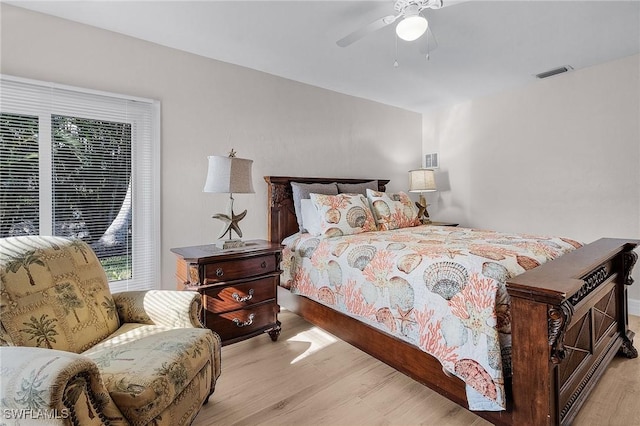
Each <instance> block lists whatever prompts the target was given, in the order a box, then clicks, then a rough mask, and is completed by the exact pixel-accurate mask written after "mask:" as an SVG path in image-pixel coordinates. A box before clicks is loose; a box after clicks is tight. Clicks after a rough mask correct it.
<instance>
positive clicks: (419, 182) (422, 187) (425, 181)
mask: <svg viewBox="0 0 640 426" xmlns="http://www.w3.org/2000/svg"><path fill="white" fill-rule="evenodd" d="M435 190H436V179H435V173H434V172H433V170H431V169H416V170H409V192H419V193H420V201H418V202H417V203H416V207H418V219H421V221H422V223H431V219H429V213H428V212H427V206H428V204H427V201H426V200H425V198H424V195H423V194H424V193H425V192H434V191H435ZM423 215H424V219H422V216H423Z"/></svg>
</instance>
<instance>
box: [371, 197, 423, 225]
mask: <svg viewBox="0 0 640 426" xmlns="http://www.w3.org/2000/svg"><path fill="white" fill-rule="evenodd" d="M367 198H369V202H370V203H371V208H372V210H373V215H374V216H375V219H376V222H377V224H378V229H379V230H381V231H390V230H392V229H399V228H409V227H412V226H418V225H420V219H418V209H417V207H416V206H415V205H414V204H413V201H411V198H409V196H408V195H407V194H406V193H404V192H398V193H395V194H386V193H384V192H378V191H372V190H371V189H367Z"/></svg>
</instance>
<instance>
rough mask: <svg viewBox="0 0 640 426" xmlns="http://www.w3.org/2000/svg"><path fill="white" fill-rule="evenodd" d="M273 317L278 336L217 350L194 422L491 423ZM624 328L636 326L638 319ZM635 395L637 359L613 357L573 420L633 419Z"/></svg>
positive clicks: (622, 424)
mask: <svg viewBox="0 0 640 426" xmlns="http://www.w3.org/2000/svg"><path fill="white" fill-rule="evenodd" d="M279 319H280V321H282V334H281V335H280V338H279V340H278V342H276V343H273V342H271V339H269V337H268V336H267V335H265V336H258V337H255V338H253V339H250V340H246V341H244V342H240V343H236V344H234V345H230V346H225V347H224V348H222V375H221V376H220V379H219V380H218V383H217V385H216V391H215V392H214V394H213V395H212V396H211V398H210V401H209V403H208V404H207V405H205V406H204V407H203V409H202V410H201V412H200V413H199V414H198V416H197V417H196V419H195V421H194V423H193V425H194V426H205V425H216V426H223V425H438V426H454V425H464V426H469V425H474V426H476V425H489V424H490V423H488V422H487V421H486V420H484V419H481V418H480V417H478V416H476V415H475V414H473V413H471V412H469V411H467V410H465V409H464V408H461V407H459V406H458V405H456V404H454V403H452V402H450V401H449V400H447V399H446V398H444V397H442V396H440V395H439V394H437V393H435V392H433V391H432V390H430V389H429V388H427V387H425V386H422V385H421V384H419V383H417V382H415V381H414V380H412V379H410V378H408V377H407V376H405V375H403V374H402V373H399V372H397V371H396V370H394V369H392V368H391V367H389V366H387V365H386V364H384V363H382V362H380V361H378V360H376V359H374V358H372V357H370V356H369V355H367V354H365V353H364V352H362V351H360V350H358V349H356V348H354V347H353V346H351V345H349V344H348V343H345V342H343V341H341V340H339V339H337V338H335V337H333V336H332V335H330V334H328V333H326V332H324V331H323V330H320V329H318V328H316V327H314V326H312V325H311V324H309V323H308V322H306V321H304V320H303V319H302V318H300V317H298V316H297V315H295V314H293V313H291V312H287V311H283V312H282V313H281V314H280V316H279ZM630 327H631V329H632V330H635V331H637V332H640V317H631V318H630ZM639 335H640V333H639ZM635 346H636V348H640V338H638V339H636V345H635ZM639 396H640V358H636V359H633V360H629V359H625V358H620V357H616V358H615V359H614V361H613V363H612V364H611V366H610V367H609V369H608V370H607V372H606V373H605V375H604V376H603V377H602V379H601V381H600V383H598V386H597V387H596V388H595V390H594V392H593V393H592V394H591V396H590V397H589V399H588V400H587V402H586V405H585V406H584V407H583V408H582V410H581V411H580V413H579V415H578V417H577V418H576V420H575V421H574V423H573V424H574V425H575V426H587V425H589V426H592V425H611V426H614V425H615V426H618V425H619V426H628V425H640V399H639Z"/></svg>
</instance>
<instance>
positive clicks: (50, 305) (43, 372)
mask: <svg viewBox="0 0 640 426" xmlns="http://www.w3.org/2000/svg"><path fill="white" fill-rule="evenodd" d="M0 284H1V289H0V309H1V311H0V379H1V382H0V406H1V408H2V413H3V417H4V419H3V420H4V421H7V420H9V423H10V424H20V423H21V420H22V422H23V423H26V424H31V423H32V420H33V419H44V420H46V424H74V425H76V424H80V425H84V424H87V425H89V424H90V425H106V424H111V425H129V424H131V425H146V424H154V425H184V424H190V423H191V421H192V420H193V418H194V417H195V416H196V414H197V413H198V410H199V409H200V408H201V406H202V404H203V403H205V402H206V401H207V400H208V398H209V396H210V395H211V394H212V393H213V390H214V387H215V383H216V379H217V378H218V376H219V375H220V346H221V345H220V338H219V337H218V335H217V334H215V333H213V332H212V331H210V330H208V329H206V328H203V327H202V325H201V324H200V321H199V319H198V315H199V310H200V304H201V300H200V295H199V294H198V293H195V292H182V291H161V290H155V291H133V292H124V293H117V294H111V293H110V291H109V287H108V283H107V278H106V275H105V272H104V270H103V269H102V266H101V265H100V262H99V261H98V258H97V257H96V255H95V254H94V253H93V251H92V250H91V249H90V248H89V246H87V245H86V244H85V243H83V242H81V241H79V240H69V239H65V238H60V237H40V236H28V237H12V238H4V239H0ZM3 420H0V423H2V422H3ZM25 420H26V422H24V421H25Z"/></svg>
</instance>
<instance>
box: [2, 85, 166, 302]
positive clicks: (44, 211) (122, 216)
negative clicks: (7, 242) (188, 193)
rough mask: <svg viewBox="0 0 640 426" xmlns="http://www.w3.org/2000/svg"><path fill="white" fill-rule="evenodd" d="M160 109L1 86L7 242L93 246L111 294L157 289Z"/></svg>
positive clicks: (60, 89) (96, 95)
mask: <svg viewBox="0 0 640 426" xmlns="http://www.w3.org/2000/svg"><path fill="white" fill-rule="evenodd" d="M159 123H160V105H159V102H157V101H153V100H148V99H140V98H132V97H126V96H122V95H116V94H109V93H104V92H96V91H91V90H85V89H79V88H73V87H69V86H61V85H56V84H52V83H45V82H39V81H33V80H25V79H20V78H17V77H10V76H4V75H3V76H0V237H7V236H17V235H35V234H40V235H58V236H66V237H73V238H80V239H82V240H84V241H86V242H87V243H88V244H89V245H90V246H91V247H92V248H93V250H94V251H95V252H96V254H97V255H98V257H99V259H100V261H101V263H102V265H103V267H104V269H105V271H106V273H107V277H108V278H109V283H110V286H111V290H112V291H114V292H117V291H124V290H141V289H149V288H157V287H159V283H160V279H159V273H160V272H159V271H160V267H159V259H160V202H159V201H160V188H159V185H160V169H159V165H160V141H159V135H160V132H159Z"/></svg>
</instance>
